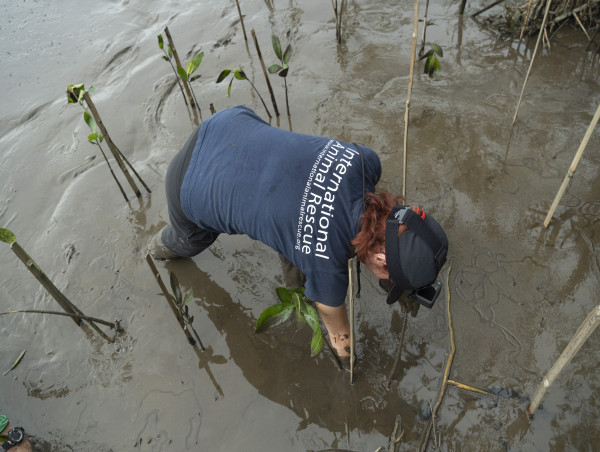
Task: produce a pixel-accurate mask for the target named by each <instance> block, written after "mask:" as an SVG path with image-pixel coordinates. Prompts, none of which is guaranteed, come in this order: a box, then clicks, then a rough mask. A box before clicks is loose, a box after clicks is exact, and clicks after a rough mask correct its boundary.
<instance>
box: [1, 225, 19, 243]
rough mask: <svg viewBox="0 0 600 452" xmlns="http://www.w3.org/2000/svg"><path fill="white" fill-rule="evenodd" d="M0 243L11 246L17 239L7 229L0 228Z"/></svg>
mask: <svg viewBox="0 0 600 452" xmlns="http://www.w3.org/2000/svg"><path fill="white" fill-rule="evenodd" d="M0 241H2V242H4V243H8V244H9V245H11V244H12V243H14V242H16V241H17V238H16V237H15V235H14V234H13V233H12V232H11V231H9V230H8V229H4V228H0Z"/></svg>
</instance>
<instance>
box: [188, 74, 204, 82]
mask: <svg viewBox="0 0 600 452" xmlns="http://www.w3.org/2000/svg"><path fill="white" fill-rule="evenodd" d="M200 77H202V76H201V75H194V76H193V77H192V78H190V82H193V81H194V80H196V79H199V78H200Z"/></svg>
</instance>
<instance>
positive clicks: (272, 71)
mask: <svg viewBox="0 0 600 452" xmlns="http://www.w3.org/2000/svg"><path fill="white" fill-rule="evenodd" d="M281 69H283V68H282V67H281V66H279V65H278V64H273V65H271V66H269V69H267V71H269V74H275V73H276V72H277V71H280V70H281Z"/></svg>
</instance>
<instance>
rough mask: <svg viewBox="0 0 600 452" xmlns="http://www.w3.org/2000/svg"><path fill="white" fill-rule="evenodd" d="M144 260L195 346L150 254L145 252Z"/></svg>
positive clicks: (186, 334)
mask: <svg viewBox="0 0 600 452" xmlns="http://www.w3.org/2000/svg"><path fill="white" fill-rule="evenodd" d="M146 262H147V263H148V266H149V267H150V270H152V274H153V275H154V278H155V279H156V282H157V283H158V285H159V287H160V290H161V291H162V293H163V295H164V296H165V298H166V299H167V303H168V304H169V307H170V308H171V311H173V314H175V317H176V318H177V321H178V322H179V326H180V327H181V329H182V330H183V332H184V333H185V337H186V338H187V340H188V342H189V343H190V345H192V346H195V345H196V340H195V339H194V337H193V336H192V333H190V331H189V330H188V329H187V328H186V327H185V321H184V320H183V317H182V316H181V313H180V312H179V309H177V306H175V302H174V301H173V297H171V294H169V291H168V290H167V286H165V283H164V282H163V280H162V278H161V277H160V273H159V272H158V270H157V269H156V266H155V265H154V261H153V260H152V256H150V253H146Z"/></svg>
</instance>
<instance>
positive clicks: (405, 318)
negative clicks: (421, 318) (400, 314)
mask: <svg viewBox="0 0 600 452" xmlns="http://www.w3.org/2000/svg"><path fill="white" fill-rule="evenodd" d="M407 324H408V309H407V310H406V311H404V318H403V319H402V332H401V333H400V343H399V344H398V349H397V350H396V357H395V358H394V365H393V366H392V370H391V371H390V374H389V375H388V381H387V384H388V387H389V386H390V385H391V383H392V378H393V376H394V374H395V373H396V367H398V363H399V362H400V356H401V355H402V347H403V344H404V335H405V334H406V325H407Z"/></svg>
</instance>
